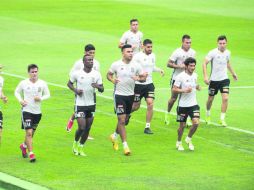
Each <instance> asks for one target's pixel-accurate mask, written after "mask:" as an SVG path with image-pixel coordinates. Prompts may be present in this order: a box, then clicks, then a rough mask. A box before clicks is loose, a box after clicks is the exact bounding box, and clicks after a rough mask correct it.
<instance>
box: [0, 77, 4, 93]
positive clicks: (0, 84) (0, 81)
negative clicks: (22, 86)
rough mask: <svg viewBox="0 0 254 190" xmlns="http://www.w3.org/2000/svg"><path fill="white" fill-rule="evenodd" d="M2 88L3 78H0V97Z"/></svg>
mask: <svg viewBox="0 0 254 190" xmlns="http://www.w3.org/2000/svg"><path fill="white" fill-rule="evenodd" d="M3 86H4V78H3V77H1V76H0V95H2V90H3Z"/></svg>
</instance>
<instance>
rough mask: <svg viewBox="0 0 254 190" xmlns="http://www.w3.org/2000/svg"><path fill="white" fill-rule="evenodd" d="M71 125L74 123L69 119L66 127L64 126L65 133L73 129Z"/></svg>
mask: <svg viewBox="0 0 254 190" xmlns="http://www.w3.org/2000/svg"><path fill="white" fill-rule="evenodd" d="M73 123H74V121H73V120H72V119H69V121H68V123H67V126H66V131H67V132H70V131H71V129H72V127H73Z"/></svg>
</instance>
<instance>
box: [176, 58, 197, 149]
mask: <svg viewBox="0 0 254 190" xmlns="http://www.w3.org/2000/svg"><path fill="white" fill-rule="evenodd" d="M184 65H185V71H184V72H182V73H180V74H179V75H177V77H176V78H175V83H174V86H173V92H174V93H176V94H180V96H179V100H178V107H177V121H178V122H180V127H179V128H178V139H177V142H176V148H177V149H178V150H179V151H183V150H184V148H183V145H182V141H181V140H182V135H183V131H184V128H185V126H186V120H187V117H188V116H189V117H190V118H191V120H192V127H191V128H190V129H189V133H188V136H187V137H186V139H185V142H186V143H187V144H188V146H189V149H190V150H194V145H193V144H192V141H191V139H192V136H193V134H194V133H195V132H196V130H197V128H198V125H199V118H200V111H199V106H198V103H197V99H196V90H200V86H199V85H198V84H197V74H196V73H194V71H195V67H196V60H195V59H194V58H191V57H189V58H187V59H186V60H185V61H184Z"/></svg>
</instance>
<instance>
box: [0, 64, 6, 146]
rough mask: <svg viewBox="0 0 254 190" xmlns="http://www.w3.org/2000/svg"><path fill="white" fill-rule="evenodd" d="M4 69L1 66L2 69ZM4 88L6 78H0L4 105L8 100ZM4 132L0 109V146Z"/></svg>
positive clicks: (0, 93)
mask: <svg viewBox="0 0 254 190" xmlns="http://www.w3.org/2000/svg"><path fill="white" fill-rule="evenodd" d="M2 68H3V67H2V66H1V65H0V69H2ZM3 86H4V78H3V77H1V76H0V98H1V99H2V101H3V102H4V103H7V101H8V98H7V97H6V96H5V95H4V93H3ZM2 130H3V113H2V111H1V107H0V144H1V139H2Z"/></svg>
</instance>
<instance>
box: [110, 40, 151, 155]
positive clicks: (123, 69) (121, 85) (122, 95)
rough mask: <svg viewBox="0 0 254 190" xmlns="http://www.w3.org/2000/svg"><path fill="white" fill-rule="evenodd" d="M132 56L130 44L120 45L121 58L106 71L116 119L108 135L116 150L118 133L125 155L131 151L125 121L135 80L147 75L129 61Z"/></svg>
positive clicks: (130, 104)
mask: <svg viewBox="0 0 254 190" xmlns="http://www.w3.org/2000/svg"><path fill="white" fill-rule="evenodd" d="M132 57H133V51H132V46H131V45H129V44H126V45H124V46H123V47H122V59H121V60H119V61H116V62H114V63H113V64H112V65H111V67H110V69H109V71H108V73H107V79H108V80H109V81H111V82H112V83H113V84H114V86H115V92H114V101H115V112H116V114H117V119H118V122H117V126H116V130H115V132H114V133H113V134H112V135H110V139H111V141H112V143H113V148H114V149H115V150H118V140H117V138H118V134H120V136H121V139H122V143H123V149H124V154H125V155H130V153H131V152H130V149H129V147H128V144H127V141H126V129H125V122H126V120H127V119H128V118H129V115H130V113H131V109H132V104H133V101H134V87H135V81H137V80H139V81H145V80H146V77H147V73H143V72H142V68H141V66H140V65H139V64H136V63H134V62H132V61H131V60H132ZM114 75H115V76H114Z"/></svg>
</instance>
